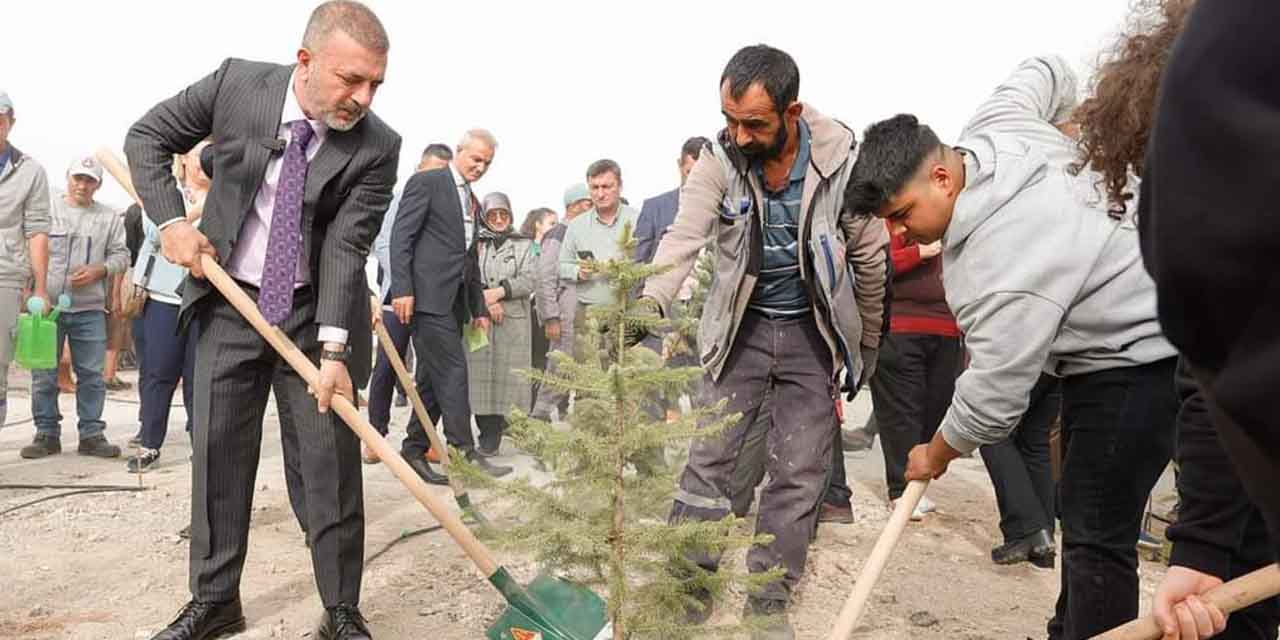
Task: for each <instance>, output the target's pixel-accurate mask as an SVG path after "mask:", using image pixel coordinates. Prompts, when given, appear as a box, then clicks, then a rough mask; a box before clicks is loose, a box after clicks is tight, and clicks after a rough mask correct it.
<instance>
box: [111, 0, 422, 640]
mask: <svg viewBox="0 0 1280 640" xmlns="http://www.w3.org/2000/svg"><path fill="white" fill-rule="evenodd" d="M388 46H389V43H388V41H387V35H386V31H385V30H384V29H383V27H382V24H381V23H380V22H379V20H378V18H377V16H375V15H374V14H373V12H372V11H370V10H369V9H368V8H366V7H365V6H364V5H361V4H359V3H357V2H349V1H345V0H335V1H333V2H326V3H325V4H322V5H320V6H319V7H317V8H316V10H315V12H314V13H313V14H312V15H311V19H310V21H309V22H308V24H307V30H306V33H305V34H304V36H303V41H302V47H301V48H300V49H299V51H298V63H297V64H296V65H291V66H282V65H276V64H268V63H259V62H248V61H244V60H235V59H229V60H227V61H226V62H224V63H223V64H222V66H220V67H219V68H218V69H217V70H216V71H214V72H213V73H212V74H211V75H209V76H207V77H205V78H204V79H202V80H200V81H198V82H196V83H195V84H194V85H191V86H190V87H188V88H186V89H184V90H183V91H181V92H179V93H178V94H177V95H176V96H174V97H172V98H170V99H168V100H165V101H164V102H161V103H160V104H158V105H156V106H155V107H154V108H153V109H151V111H150V112H148V113H147V114H146V115H145V116H143V117H142V119H141V120H139V121H138V122H137V123H136V124H134V125H133V127H132V128H131V129H130V131H129V135H128V137H127V139H126V143H125V150H126V153H127V155H128V156H129V163H130V166H131V169H132V173H133V177H134V181H135V186H136V187H137V190H138V193H139V195H140V196H141V198H142V201H143V205H144V209H145V210H146V212H147V215H149V216H151V219H152V220H153V221H154V222H155V223H156V224H157V226H158V227H159V228H160V235H161V246H162V249H163V252H164V255H165V257H166V258H167V259H169V260H170V261H171V262H173V263H175V264H180V265H182V266H186V267H189V268H190V269H191V275H192V277H191V278H189V279H188V280H187V283H186V285H185V287H184V291H183V308H182V323H183V324H182V326H183V330H185V327H186V326H187V323H188V322H189V321H190V320H191V318H192V317H199V320H200V322H199V326H200V334H199V336H198V338H197V347H196V367H195V369H196V377H195V396H196V397H195V402H194V413H195V425H194V427H195V428H194V441H193V453H192V462H193V464H192V500H191V505H192V514H191V551H190V553H191V558H190V588H191V593H192V600H191V601H190V602H189V603H187V605H186V606H184V607H183V608H182V610H181V612H180V613H179V615H178V617H177V618H176V619H175V620H174V622H173V623H172V624H170V625H169V627H168V628H166V629H164V630H163V631H161V632H160V633H159V634H158V635H156V636H155V637H154V640H200V639H205V638H213V637H218V636H221V635H222V634H226V633H230V632H235V631H238V630H242V629H243V628H244V627H245V620H244V616H243V614H242V613H241V607H240V599H239V587H240V574H241V570H242V569H243V567H244V561H245V554H246V550H247V541H248V533H249V515H250V511H251V509H252V497H253V492H254V478H255V475H256V471H257V465H258V455H259V450H260V446H261V437H262V421H263V415H264V412H265V409H266V402H267V397H268V393H269V392H271V391H273V390H274V392H275V396H276V398H277V402H278V405H279V409H280V413H281V414H282V416H281V421H280V422H281V441H282V444H283V448H284V456H285V461H286V464H288V465H291V466H294V467H297V468H299V469H300V470H301V473H299V474H296V475H294V474H290V477H289V479H290V482H291V484H299V483H300V484H301V486H290V493H291V495H294V496H299V497H301V501H300V502H301V503H302V504H303V505H304V506H303V508H299V509H297V510H296V511H297V513H299V514H300V516H304V517H305V519H306V522H305V523H303V528H304V529H305V530H307V531H308V532H309V533H308V541H309V543H310V547H311V558H312V565H313V567H314V570H315V578H316V584H317V586H318V588H319V591H320V600H321V602H322V603H323V605H324V607H325V610H326V614H325V616H324V619H323V622H322V624H321V626H320V629H319V630H318V631H317V633H316V637H319V638H343V639H356V638H369V637H370V633H369V630H368V627H367V624H366V622H365V620H364V618H363V616H362V615H361V614H360V611H359V609H358V603H359V599H360V579H361V572H362V570H363V554H364V503H363V487H362V479H361V471H360V453H359V445H358V441H357V439H356V437H355V435H354V434H353V433H352V432H351V431H350V430H349V429H348V428H347V427H346V426H345V425H344V424H343V423H342V422H341V421H340V420H339V419H338V418H337V416H336V415H334V414H332V413H330V412H329V411H328V409H329V402H330V400H331V398H332V396H333V394H334V393H340V394H342V395H344V396H346V397H348V398H352V397H353V394H352V386H353V379H354V380H355V382H356V383H357V386H359V385H363V384H364V381H365V380H366V379H367V378H368V375H369V361H370V354H369V350H370V348H371V341H370V340H369V338H368V336H369V330H370V329H369V300H368V297H367V294H366V293H365V292H366V287H365V275H364V265H365V259H366V256H367V255H368V251H369V246H370V244H371V243H372V241H373V238H374V235H375V234H376V233H377V231H378V227H379V225H380V224H381V221H382V216H383V214H384V212H385V211H386V209H387V206H388V204H389V203H390V201H391V191H392V188H393V186H394V184H395V180H396V163H397V161H398V158H399V152H400V137H399V136H398V135H397V134H396V133H395V132H394V131H393V130H392V129H391V128H390V127H388V126H387V125H386V124H385V123H383V122H382V121H381V120H380V119H378V117H377V116H375V115H373V114H372V113H370V112H369V107H370V104H371V103H372V101H373V96H374V93H375V92H376V91H377V89H378V86H379V85H380V84H381V83H382V80H383V76H384V73H385V69H386V58H387V49H388ZM206 137H210V138H212V139H213V140H214V141H215V143H216V144H215V145H214V151H213V157H212V162H213V174H212V175H213V183H212V187H211V189H210V193H209V196H208V199H207V200H206V205H205V210H204V217H203V221H202V224H201V227H200V229H199V230H196V229H195V228H194V227H193V226H192V225H190V224H189V223H187V222H186V220H185V218H184V215H183V214H184V208H183V204H182V199H181V194H180V193H179V192H178V190H177V188H176V185H175V183H174V179H173V177H172V175H171V174H170V172H169V167H170V165H171V163H172V158H173V154H175V153H183V152H185V151H187V150H188V149H190V148H191V147H193V146H194V145H195V144H196V143H197V142H199V141H200V140H202V139H204V138H206ZM202 255H211V256H214V257H215V258H216V259H218V260H219V262H220V263H221V264H222V265H223V266H224V268H225V269H226V271H227V272H228V273H229V274H231V276H232V277H234V278H235V279H236V280H238V281H239V282H240V283H241V285H242V286H243V287H244V288H245V289H246V291H247V292H248V293H249V295H250V296H251V297H252V298H254V299H255V300H256V301H257V304H258V306H259V308H260V309H261V311H262V314H263V316H265V317H266V318H267V320H268V321H269V322H271V323H272V324H274V325H276V326H277V327H278V328H279V330H281V331H282V332H284V333H285V334H286V335H288V336H289V338H291V339H292V340H293V341H294V342H295V343H296V344H297V345H298V347H299V348H300V349H301V350H302V351H303V352H304V353H306V354H307V355H308V356H309V357H310V358H311V359H312V360H315V361H318V362H319V363H320V381H319V384H318V385H316V387H315V388H314V389H313V390H309V389H308V385H307V383H306V382H304V381H303V380H302V378H301V377H300V376H298V375H297V373H295V372H294V371H293V370H292V369H290V368H289V367H288V365H286V364H285V363H284V362H283V361H282V360H281V359H280V358H279V357H278V356H277V355H276V354H275V353H274V351H273V350H272V349H271V347H270V346H269V345H268V344H267V343H266V341H264V340H263V339H262V338H261V337H260V336H259V335H258V334H257V333H256V332H255V331H254V330H253V328H252V327H251V326H250V325H249V324H248V323H247V322H246V321H245V320H244V319H243V318H242V317H241V316H240V314H239V313H238V312H237V311H236V310H235V309H234V308H233V307H231V305H230V304H229V303H228V302H227V301H226V300H225V299H224V298H223V297H222V296H221V295H220V294H218V293H217V292H216V291H215V290H213V288H212V287H211V286H210V285H209V283H208V282H206V281H205V280H203V275H204V273H203V269H201V266H200V258H201V257H202ZM348 338H350V340H348ZM348 343H349V344H350V345H351V349H348V347H347V345H348ZM349 352H350V359H349V360H348V353H349ZM348 361H349V362H351V370H350V371H348V369H347V365H346V363H347V362H348ZM311 392H314V399H313V398H312V393H311Z"/></svg>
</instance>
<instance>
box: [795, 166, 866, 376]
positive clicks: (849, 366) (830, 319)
mask: <svg viewBox="0 0 1280 640" xmlns="http://www.w3.org/2000/svg"><path fill="white" fill-rule="evenodd" d="M828 186H829V181H828V180H827V179H826V178H823V180H822V183H821V184H820V185H818V189H814V190H813V200H812V201H810V202H809V213H808V215H806V216H805V220H804V230H803V231H804V233H803V235H804V242H797V245H799V246H800V247H804V249H803V250H805V251H809V250H810V249H809V238H811V237H812V236H813V212H814V208H815V205H816V204H817V202H818V190H819V189H823V188H826V187H828ZM821 242H822V246H823V249H824V250H825V251H826V254H827V266H828V267H829V268H830V270H831V274H832V276H831V280H832V284H833V286H834V283H835V262H834V261H833V259H832V256H831V247H830V245H829V244H828V242H827V236H826V235H825V234H824V235H823V236H822V238H821ZM803 264H804V263H803V262H802V263H801V268H802V269H803ZM815 268H816V267H815ZM802 273H803V271H802ZM806 284H807V285H808V288H809V295H811V296H813V299H814V302H816V303H817V304H818V306H819V307H820V308H821V309H822V312H823V314H825V315H826V317H827V323H828V324H830V325H831V335H832V336H833V337H834V338H835V343H836V348H837V349H839V350H840V352H841V354H842V355H843V356H844V366H845V375H846V376H852V375H853V359H852V357H851V356H850V355H849V347H848V344H847V343H846V342H845V339H844V336H843V335H841V333H840V326H839V323H838V322H837V321H836V318H835V317H834V316H835V313H834V311H833V310H832V306H831V303H830V301H828V300H827V295H826V293H825V292H823V291H822V287H819V286H817V285H816V284H815V283H814V282H813V278H809V279H808V280H806ZM850 386H852V385H850Z"/></svg>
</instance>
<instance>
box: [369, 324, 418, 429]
mask: <svg viewBox="0 0 1280 640" xmlns="http://www.w3.org/2000/svg"><path fill="white" fill-rule="evenodd" d="M382 325H383V326H384V327H386V328H387V335H389V336H391V344H392V345H394V346H395V349H396V353H398V354H400V360H401V361H403V360H404V358H405V354H407V353H409V338H410V337H411V334H412V331H411V330H410V327H408V326H406V325H405V324H404V323H402V322H400V318H397V317H396V314H395V313H394V312H392V311H387V310H386V309H383V311H382ZM399 386H400V385H399V381H398V380H396V372H395V369H393V368H392V367H391V359H390V358H388V357H387V354H386V353H385V352H383V351H382V346H381V344H379V346H378V362H377V363H376V364H374V366H373V374H372V375H371V376H370V377H369V422H370V424H372V425H373V428H374V429H377V430H378V433H381V434H382V435H384V436H385V435H387V426H388V425H390V424H391V398H392V397H393V396H394V395H395V390H396V388H397V387H399ZM424 402H425V400H424Z"/></svg>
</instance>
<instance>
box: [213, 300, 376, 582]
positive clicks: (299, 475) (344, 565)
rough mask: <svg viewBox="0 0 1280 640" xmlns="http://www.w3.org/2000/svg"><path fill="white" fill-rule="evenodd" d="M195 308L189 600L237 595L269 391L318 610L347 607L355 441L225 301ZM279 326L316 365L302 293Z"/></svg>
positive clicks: (359, 493)
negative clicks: (303, 533)
mask: <svg viewBox="0 0 1280 640" xmlns="http://www.w3.org/2000/svg"><path fill="white" fill-rule="evenodd" d="M246 289H247V292H248V293H249V295H250V296H251V297H254V296H256V294H257V291H256V290H255V289H252V288H246ZM203 304H204V307H203V308H202V309H201V310H200V315H199V327H200V329H199V331H200V333H199V336H198V337H197V338H196V366H195V384H194V396H195V398H194V402H193V405H194V410H195V428H194V430H193V434H192V435H193V438H192V454H191V459H192V468H191V549H190V553H191V560H190V582H191V585H190V586H191V593H192V595H193V596H194V597H195V598H196V599H199V600H207V601H223V600H230V599H233V598H236V597H238V596H239V593H240V575H241V571H242V570H243V568H244V562H245V554H246V551H247V548H248V538H249V515H250V513H251V511H252V508H253V494H254V488H255V482H254V481H255V479H256V477H257V471H258V456H259V452H260V450H261V446H262V420H263V415H264V413H265V410H266V405H267V397H268V394H270V393H271V392H273V391H274V392H275V397H276V404H277V407H278V408H279V411H280V440H281V444H282V447H283V453H284V462H285V470H286V471H285V476H286V483H287V486H288V490H289V499H290V503H291V505H292V506H293V509H294V513H295V514H296V515H297V517H298V518H299V520H300V523H301V524H302V528H303V529H305V530H306V531H308V532H309V534H308V536H309V539H310V542H311V563H312V567H313V568H314V570H315V578H316V585H317V587H318V588H319V591H320V601H321V602H322V603H323V604H324V606H326V607H331V606H334V605H336V604H338V603H349V604H353V605H354V604H358V603H359V601H360V581H361V572H362V570H363V566H364V492H363V477H362V475H361V469H360V466H361V465H360V447H359V444H358V442H359V440H358V439H357V438H356V435H355V434H354V433H353V432H352V431H351V429H349V428H348V427H347V426H346V425H345V424H344V423H343V422H342V420H341V419H340V418H339V417H338V415H337V414H336V413H334V412H329V413H328V414H324V415H321V414H320V413H319V411H318V410H317V409H316V401H315V399H314V398H312V397H311V396H310V394H308V393H307V384H306V382H304V381H303V380H302V378H301V377H299V376H298V374H297V373H295V372H294V371H293V369H291V368H290V367H289V366H288V365H287V364H286V363H284V362H283V361H282V360H281V359H280V358H279V357H278V356H277V355H276V353H275V351H274V350H273V349H272V348H271V347H270V346H269V345H268V344H267V343H266V341H264V340H263V339H262V337H261V336H259V335H258V333H257V332H256V331H254V329H253V328H252V327H251V326H250V325H249V324H248V323H247V322H245V321H244V319H243V318H241V316H240V314H239V312H237V311H236V310H235V309H234V308H233V307H232V306H231V305H230V304H229V303H228V302H226V301H225V300H224V299H223V298H222V297H221V296H218V295H217V294H213V295H211V296H210V299H209V300H208V301H207V302H205V303H203ZM280 329H281V330H282V331H283V332H284V333H285V334H286V335H288V336H289V338H291V339H292V340H293V341H294V342H295V343H296V344H297V345H298V348H299V349H301V350H302V351H303V353H306V354H307V355H308V356H309V357H310V358H311V359H312V360H313V361H318V359H319V355H320V343H319V342H317V340H316V333H317V326H316V323H315V301H314V294H313V293H312V290H311V289H310V288H304V289H301V290H299V291H297V292H295V293H294V308H293V310H292V312H291V313H290V314H289V317H288V318H287V319H286V320H285V321H284V322H283V323H282V324H281V325H280Z"/></svg>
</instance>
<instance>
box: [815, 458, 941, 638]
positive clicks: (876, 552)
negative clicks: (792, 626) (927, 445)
mask: <svg viewBox="0 0 1280 640" xmlns="http://www.w3.org/2000/svg"><path fill="white" fill-rule="evenodd" d="M928 487H929V483H928V482H923V481H920V480H913V481H912V482H910V483H909V484H907V490H906V491H905V492H903V494H902V497H901V498H899V499H898V502H897V504H896V506H894V508H893V514H892V515H890V516H889V524H886V525H885V527H884V531H883V532H882V533H881V534H880V538H879V539H878V540H876V546H875V547H874V548H872V549H871V557H869V558H867V563H866V564H864V565H862V571H861V572H860V573H858V581H857V582H855V583H853V592H852V593H850V594H849V599H848V600H846V601H845V603H844V607H843V608H841V609H840V616H839V617H838V618H836V623H835V626H833V627H832V629H831V635H829V636H827V638H828V640H848V638H849V634H851V633H853V628H854V627H855V626H857V624H858V618H860V617H861V616H862V610H863V609H864V608H865V607H866V606H867V599H868V598H870V597H871V589H872V588H873V587H875V586H876V581H877V580H879V579H880V574H881V573H883V572H884V567H885V564H887V563H888V562H889V555H890V554H891V553H893V547H894V546H895V545H897V544H898V538H900V537H902V531H903V529H906V527H907V521H908V520H910V519H911V512H912V511H914V510H915V508H916V505H917V504H919V503H920V498H922V497H924V490H925V489H926V488H928Z"/></svg>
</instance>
